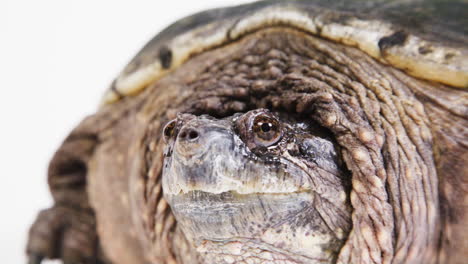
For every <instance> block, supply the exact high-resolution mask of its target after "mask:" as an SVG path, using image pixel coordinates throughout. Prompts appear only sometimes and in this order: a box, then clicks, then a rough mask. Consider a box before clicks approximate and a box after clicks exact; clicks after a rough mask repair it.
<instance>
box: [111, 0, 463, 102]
mask: <svg viewBox="0 0 468 264" xmlns="http://www.w3.org/2000/svg"><path fill="white" fill-rule="evenodd" d="M322 11H323V12H318V11H317V13H319V14H318V15H315V16H313V17H312V16H311V15H309V14H307V13H306V12H304V11H301V10H298V9H297V8H295V7H292V6H291V5H288V4H283V5H281V4H279V5H273V6H269V7H265V8H263V9H261V10H258V11H256V12H252V13H250V14H247V15H245V16H244V17H241V18H240V19H239V17H234V18H230V19H224V20H222V21H221V22H214V23H211V24H205V25H202V26H199V27H198V28H196V29H193V30H190V31H188V32H186V33H184V34H180V35H179V36H177V37H175V38H173V39H171V40H169V41H168V42H167V43H162V44H165V45H166V46H167V47H169V48H170V50H171V51H172V61H171V67H170V69H164V68H163V67H162V65H161V62H160V61H159V59H155V61H154V62H153V63H150V64H148V65H145V66H143V67H140V68H139V69H138V70H136V71H134V72H131V73H125V72H123V73H122V74H121V75H120V76H119V77H118V78H117V79H116V82H115V89H116V90H117V92H118V93H119V94H121V95H123V96H127V95H134V94H137V93H139V92H140V91H141V90H143V89H144V88H146V87H147V86H148V85H150V84H151V83H154V82H155V81H157V80H158V79H160V78H162V77H163V76H164V75H166V74H167V73H169V72H171V71H172V70H174V69H176V68H177V67H179V66H180V65H181V64H183V63H185V62H186V61H187V60H188V59H189V58H190V57H191V56H193V55H196V54H199V53H201V52H203V51H206V50H209V49H211V48H213V47H217V46H220V45H222V44H225V43H228V42H230V41H232V40H233V39H238V38H240V37H242V36H244V35H247V34H249V33H251V32H254V31H256V30H260V29H262V28H265V27H274V26H285V27H291V28H296V29H300V30H302V31H304V32H307V33H309V34H311V35H318V36H320V37H323V38H326V39H330V40H334V41H337V42H339V43H342V44H345V45H349V46H355V47H357V48H358V49H360V50H362V51H364V52H365V53H367V54H368V55H370V56H372V57H373V58H375V59H377V60H379V61H380V62H382V63H385V64H390V65H392V66H394V67H397V68H399V69H402V70H404V71H405V72H407V73H408V74H410V75H412V76H415V77H419V78H422V79H426V80H432V81H437V82H441V83H444V84H447V85H451V86H455V87H463V88H468V51H467V50H466V49H464V48H460V49H455V48H450V47H447V46H443V45H442V44H441V45H437V43H432V42H429V41H424V40H422V39H420V38H418V37H416V36H413V35H409V36H408V37H407V39H406V41H405V42H404V43H403V44H402V45H396V46H393V47H389V48H387V49H385V50H384V52H383V54H382V52H381V50H380V47H379V40H381V39H382V38H384V37H387V36H390V35H392V34H394V33H395V32H397V31H398V29H396V28H394V26H393V25H392V24H390V23H387V22H383V21H379V20H362V19H358V18H353V19H346V20H345V21H344V22H338V21H340V20H336V21H335V22H329V21H330V20H329V16H330V14H332V12H331V11H330V10H327V9H323V10H322ZM335 14H336V13H335ZM421 46H429V47H431V52H429V53H426V54H421V53H420V52H419V48H420V47H421ZM119 98H120V96H119V95H118V94H116V93H115V92H114V91H112V90H111V89H109V90H108V91H107V92H106V93H105V95H104V97H103V101H102V103H103V104H108V103H112V102H115V101H117V100H119Z"/></svg>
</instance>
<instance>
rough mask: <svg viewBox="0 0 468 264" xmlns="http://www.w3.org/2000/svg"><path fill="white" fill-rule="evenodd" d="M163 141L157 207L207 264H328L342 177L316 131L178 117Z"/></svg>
mask: <svg viewBox="0 0 468 264" xmlns="http://www.w3.org/2000/svg"><path fill="white" fill-rule="evenodd" d="M165 134H166V135H167V136H166V137H167V139H166V140H167V141H168V145H167V147H166V150H165V161H164V163H165V164H164V169H163V183H162V186H163V191H164V198H165V199H166V200H167V201H168V203H169V204H170V206H171V208H172V211H173V213H174V215H175V217H176V220H177V223H178V224H179V226H180V228H181V230H182V231H183V233H184V234H185V236H186V238H187V239H188V241H189V242H190V243H191V244H192V245H193V246H194V247H196V249H197V251H198V252H200V255H201V256H202V259H203V260H204V261H205V262H207V263H244V262H245V263H247V261H249V262H248V263H265V262H267V261H272V263H273V262H275V261H277V263H330V262H332V261H334V258H335V256H336V254H337V252H338V251H339V249H340V247H341V245H342V244H343V242H344V238H345V237H344V234H345V233H347V232H348V231H349V228H350V218H351V210H350V206H349V201H347V199H346V197H347V193H346V188H345V186H346V185H347V187H348V188H349V177H347V176H348V175H346V173H345V171H343V168H342V167H341V164H340V161H339V157H338V156H337V151H336V149H335V147H334V144H333V143H332V142H331V141H330V140H329V139H326V138H322V137H321V136H324V135H326V134H327V133H326V131H323V129H322V131H320V127H318V125H317V124H310V123H308V122H292V123H291V122H284V121H283V120H278V118H277V117H276V116H275V115H273V114H272V113H269V111H267V110H265V109H259V110H255V111H250V112H248V113H246V114H244V115H236V116H234V117H229V118H225V119H222V120H217V119H213V118H210V117H207V116H202V117H196V116H193V115H180V116H179V117H178V118H177V119H176V120H174V123H170V124H169V125H168V126H166V129H165ZM320 135H321V136H320ZM280 261H283V262H280Z"/></svg>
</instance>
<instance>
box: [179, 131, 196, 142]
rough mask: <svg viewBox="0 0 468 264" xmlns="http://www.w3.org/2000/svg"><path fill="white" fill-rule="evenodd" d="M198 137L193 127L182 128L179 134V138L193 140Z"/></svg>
mask: <svg viewBox="0 0 468 264" xmlns="http://www.w3.org/2000/svg"><path fill="white" fill-rule="evenodd" d="M198 137H199V133H198V131H197V130H195V129H193V128H187V129H184V130H182V131H181V132H180V134H179V138H180V139H181V140H189V141H194V140H196V139H198Z"/></svg>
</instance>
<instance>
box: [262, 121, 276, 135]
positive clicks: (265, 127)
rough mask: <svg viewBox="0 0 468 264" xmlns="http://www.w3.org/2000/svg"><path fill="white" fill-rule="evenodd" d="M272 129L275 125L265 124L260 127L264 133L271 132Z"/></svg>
mask: <svg viewBox="0 0 468 264" xmlns="http://www.w3.org/2000/svg"><path fill="white" fill-rule="evenodd" d="M272 127H273V125H272V124H271V123H263V124H261V125H260V128H261V129H262V132H264V133H267V132H270V130H271V128H272Z"/></svg>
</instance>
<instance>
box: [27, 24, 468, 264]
mask: <svg viewBox="0 0 468 264" xmlns="http://www.w3.org/2000/svg"><path fill="white" fill-rule="evenodd" d="M467 104H468V96H467V92H466V91H464V90H461V89H455V88H453V87H449V86H446V85H442V84H438V83H434V82H428V81H423V80H418V79H416V78H413V77H410V76H408V75H406V74H404V73H403V72H402V71H400V70H397V69H394V68H392V67H389V66H385V65H383V64H381V63H379V62H376V61H375V60H374V59H372V58H370V57H369V56H368V55H366V54H364V53H363V52H361V51H359V50H357V49H355V48H353V47H346V46H343V45H340V44H336V43H333V42H330V41H326V40H323V39H320V38H316V37H313V36H310V35H308V34H306V33H304V32H300V31H297V30H293V29H288V28H283V27H275V28H270V29H264V30H260V31H257V32H253V33H251V34H250V35H247V36H245V37H243V38H242V39H239V40H237V41H236V42H233V43H230V44H227V45H224V46H221V47H217V48H216V49H213V50H209V51H205V52H204V53H201V54H199V55H197V56H194V57H193V58H191V59H190V60H189V61H187V62H186V63H185V64H183V65H181V66H180V67H179V68H177V69H175V70H174V71H173V72H172V73H171V74H169V75H166V76H165V77H163V78H161V79H160V80H158V81H157V82H155V83H153V84H151V85H150V86H149V87H148V88H147V89H145V90H144V91H143V92H141V93H140V94H138V95H135V96H134V97H127V98H123V99H122V100H121V101H119V102H118V103H115V104H111V105H106V106H104V107H103V108H102V109H101V110H99V112H97V113H96V114H94V115H92V116H90V117H88V118H87V119H85V120H84V121H83V122H82V123H81V124H80V125H79V126H78V127H77V128H76V129H75V130H74V131H73V132H72V134H71V136H69V137H68V138H67V139H66V140H65V142H64V144H63V146H62V147H61V149H59V151H58V153H65V154H58V155H57V156H56V157H55V158H54V159H53V161H52V163H51V169H50V171H49V177H50V185H51V188H52V193H53V195H54V199H55V201H56V205H55V206H54V207H53V208H62V207H61V206H65V207H66V208H67V209H71V210H73V213H70V214H68V213H67V214H66V215H70V216H71V215H73V214H77V215H89V216H91V215H93V214H95V216H96V224H97V227H96V231H97V233H95V232H96V231H90V232H86V234H87V235H86V236H78V235H73V236H71V238H70V239H68V238H67V236H66V235H64V234H66V233H68V232H67V231H70V233H72V232H75V231H73V230H84V229H74V226H75V225H74V224H71V225H70V224H67V225H63V224H62V223H60V222H63V221H56V220H53V219H57V218H60V217H54V215H58V214H59V211H61V209H60V210H59V209H51V210H49V211H46V212H45V213H43V214H41V216H40V217H39V218H38V220H37V222H36V223H35V224H34V225H33V227H32V229H31V233H30V234H31V236H30V241H29V245H28V252H29V253H30V254H31V256H33V257H35V258H36V257H37V256H38V255H41V256H45V257H51V258H62V259H65V260H66V261H68V262H78V263H79V262H80V261H81V259H82V258H83V257H88V256H90V255H92V257H93V258H98V259H100V260H101V261H104V262H105V263H116V264H119V263H122V264H124V263H136V264H138V263H142V264H143V263H148V262H150V263H196V262H193V260H194V259H197V260H198V259H199V258H198V255H197V252H195V251H194V249H193V248H192V247H191V245H190V244H189V243H188V242H187V240H186V239H185V237H184V234H183V231H182V230H181V229H180V228H179V227H178V225H177V223H176V220H175V218H174V216H173V215H172V213H171V209H170V207H169V206H168V204H167V202H166V201H165V200H164V199H163V196H162V186H161V171H162V159H163V145H164V143H163V141H162V138H161V131H162V127H163V126H164V124H166V123H167V121H169V120H171V119H173V118H175V116H176V114H177V113H178V112H186V113H192V114H196V115H200V114H209V115H212V116H215V117H225V116H229V115H232V114H234V113H237V112H246V111H248V110H251V109H257V108H268V109H271V110H274V111H280V112H285V113H294V114H298V115H300V116H302V117H304V118H310V119H311V120H314V121H315V122H317V123H319V124H320V125H321V126H323V127H325V128H327V129H328V130H329V131H330V133H331V135H330V136H332V137H333V138H334V139H335V141H336V142H337V144H338V145H339V146H340V148H341V155H342V158H343V160H344V162H345V164H346V167H347V168H348V170H349V171H350V172H351V176H350V177H351V185H352V187H351V192H350V196H349V201H350V204H351V207H352V218H351V221H352V224H351V225H352V227H351V231H350V232H349V233H348V234H347V240H346V242H345V244H344V246H343V247H342V248H341V249H340V252H339V254H338V255H337V261H338V262H340V263H464V262H465V260H466V259H468V255H467V254H468V253H467V252H468V242H467V241H468V240H467V239H466V238H467V236H468V234H467V232H468V231H467V229H466V224H467V223H468V209H467V204H466V201H467V200H468V198H467V196H468V195H467V192H468V191H467V190H468V186H467V184H468V183H467V179H466V175H468V169H467V166H466V164H465V163H466V162H465V161H466V160H467V159H468V157H467V156H468V154H467V153H468V152H467V146H468V140H467V136H468V131H467V128H468V121H467V120H468V118H467ZM74 143H76V144H77V145H76V146H74V147H70V146H72V145H70V144H74ZM66 153H69V154H66ZM70 160H71V161H73V160H75V161H80V162H67V161H70ZM70 164H72V165H73V166H71V165H70ZM77 164H82V165H84V167H85V168H86V169H85V170H83V166H82V165H77ZM61 166H63V167H64V168H70V169H63V168H62V169H56V168H57V167H59V168H60V167H61ZM84 179H86V180H84ZM84 183H86V184H84ZM86 194H88V195H86ZM89 210H92V211H93V212H94V213H93V214H91V213H89V214H88V213H86V212H89ZM48 212H50V213H48ZM65 218H70V219H69V220H67V221H70V222H73V221H72V220H71V219H75V220H77V221H79V222H82V223H85V225H86V223H88V221H87V220H79V219H81V218H80V217H63V218H62V219H65ZM85 218H86V219H87V218H88V217H83V219H85ZM90 218H93V217H90ZM41 219H51V220H41ZM44 221H45V222H44ZM56 222H59V223H56ZM44 223H47V224H44ZM89 223H90V224H89V226H90V227H92V226H93V225H92V223H93V221H89ZM91 229H93V228H90V230H91ZM55 230H60V232H56V231H55ZM49 234H52V235H49ZM94 235H97V236H98V237H99V243H97V242H96V241H95V240H94V238H93V237H94ZM51 237H53V239H50V238H51ZM85 238H86V239H85ZM69 240H72V242H66V241H69ZM75 241H81V242H79V243H76V242H75ZM84 241H88V242H84ZM71 244H72V245H77V244H78V245H79V246H78V250H74V249H75V247H73V246H70V245H71ZM51 245H59V246H51ZM89 248H93V249H95V250H94V251H93V252H92V253H89V252H90V251H89V250H88V249H89ZM100 248H102V250H103V253H104V255H105V258H104V256H103V255H101V253H100V252H101V250H100ZM68 251H78V252H82V253H80V254H78V255H75V256H70V257H67V256H69V254H68V253H66V252H68ZM36 259H37V258H36ZM89 263H92V262H89Z"/></svg>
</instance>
